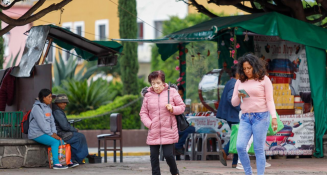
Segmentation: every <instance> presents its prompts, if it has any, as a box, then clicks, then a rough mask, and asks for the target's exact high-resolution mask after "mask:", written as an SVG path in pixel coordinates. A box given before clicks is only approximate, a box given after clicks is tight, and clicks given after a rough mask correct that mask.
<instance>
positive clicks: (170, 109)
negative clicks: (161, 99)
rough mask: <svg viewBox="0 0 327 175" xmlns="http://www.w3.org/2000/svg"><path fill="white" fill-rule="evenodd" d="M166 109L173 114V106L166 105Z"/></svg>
mask: <svg viewBox="0 0 327 175" xmlns="http://www.w3.org/2000/svg"><path fill="white" fill-rule="evenodd" d="M166 108H167V110H168V111H169V112H170V113H173V106H172V105H171V104H166Z"/></svg>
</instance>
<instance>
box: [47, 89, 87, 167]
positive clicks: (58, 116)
mask: <svg viewBox="0 0 327 175" xmlns="http://www.w3.org/2000/svg"><path fill="white" fill-rule="evenodd" d="M67 103H69V101H68V97H67V96H66V95H65V94H59V95H57V97H56V99H55V101H54V104H52V114H53V116H54V119H55V123H56V129H57V134H58V136H59V137H61V139H62V140H64V141H65V142H66V143H68V144H70V146H71V152H72V155H71V156H72V160H73V161H74V162H78V163H79V164H83V159H84V158H85V157H86V156H88V155H89V151H88V147H87V143H86V138H85V136H84V134H82V133H79V132H78V129H76V128H74V127H73V126H71V125H70V123H69V122H68V120H67V117H66V114H65V113H64V110H65V108H66V105H67Z"/></svg>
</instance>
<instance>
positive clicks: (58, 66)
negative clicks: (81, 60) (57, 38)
mask: <svg viewBox="0 0 327 175" xmlns="http://www.w3.org/2000/svg"><path fill="white" fill-rule="evenodd" d="M76 67H77V63H76V59H73V58H72V57H70V58H69V59H68V60H67V62H66V63H65V61H64V60H63V59H62V55H61V54H60V53H59V61H58V60H57V59H55V62H54V65H53V69H54V81H53V83H52V86H53V87H54V86H60V85H61V83H62V81H63V80H68V79H74V80H77V81H83V80H87V79H89V78H90V77H91V76H92V75H93V74H94V72H95V71H96V69H97V66H93V67H91V68H88V69H87V70H86V71H85V67H83V68H82V69H81V70H80V71H78V72H77V73H75V72H76Z"/></svg>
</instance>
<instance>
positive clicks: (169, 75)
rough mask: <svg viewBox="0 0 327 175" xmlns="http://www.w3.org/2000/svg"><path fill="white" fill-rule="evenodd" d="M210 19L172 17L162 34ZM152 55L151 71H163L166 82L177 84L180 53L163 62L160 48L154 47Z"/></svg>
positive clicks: (201, 17) (204, 17) (164, 26)
mask: <svg viewBox="0 0 327 175" xmlns="http://www.w3.org/2000/svg"><path fill="white" fill-rule="evenodd" d="M221 15H223V14H221ZM209 19H210V18H209V17H208V16H206V15H203V14H189V15H188V16H187V17H185V19H180V18H179V17H177V16H171V17H170V19H169V20H167V21H165V22H164V23H163V30H162V34H163V36H165V35H168V34H171V33H173V32H176V31H179V30H182V29H185V28H187V27H191V26H193V25H195V24H198V23H201V22H204V21H207V20H209ZM151 55H152V56H151V57H152V58H151V71H157V70H162V71H164V72H165V75H166V82H171V83H176V79H177V78H178V77H179V71H176V70H175V67H176V66H178V65H179V60H177V59H176V58H177V57H178V53H175V54H174V55H172V56H171V57H170V58H168V59H167V60H166V61H162V60H161V56H160V54H159V53H158V48H157V47H156V46H155V45H154V46H153V47H152V54H151Z"/></svg>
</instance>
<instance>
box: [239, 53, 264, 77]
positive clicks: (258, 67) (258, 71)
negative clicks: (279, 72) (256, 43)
mask: <svg viewBox="0 0 327 175" xmlns="http://www.w3.org/2000/svg"><path fill="white" fill-rule="evenodd" d="M245 62H248V63H249V64H250V65H251V66H252V68H253V72H252V73H253V79H254V80H256V81H261V80H263V79H264V78H265V75H266V74H267V72H266V67H265V64H264V63H263V61H262V60H260V59H259V58H258V57H257V56H255V55H253V54H252V53H248V54H245V55H243V56H242V57H240V58H239V60H238V64H237V72H238V74H239V79H240V80H241V82H242V83H243V82H245V81H246V80H248V77H247V76H246V75H245V73H244V71H243V64H244V63H245Z"/></svg>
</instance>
